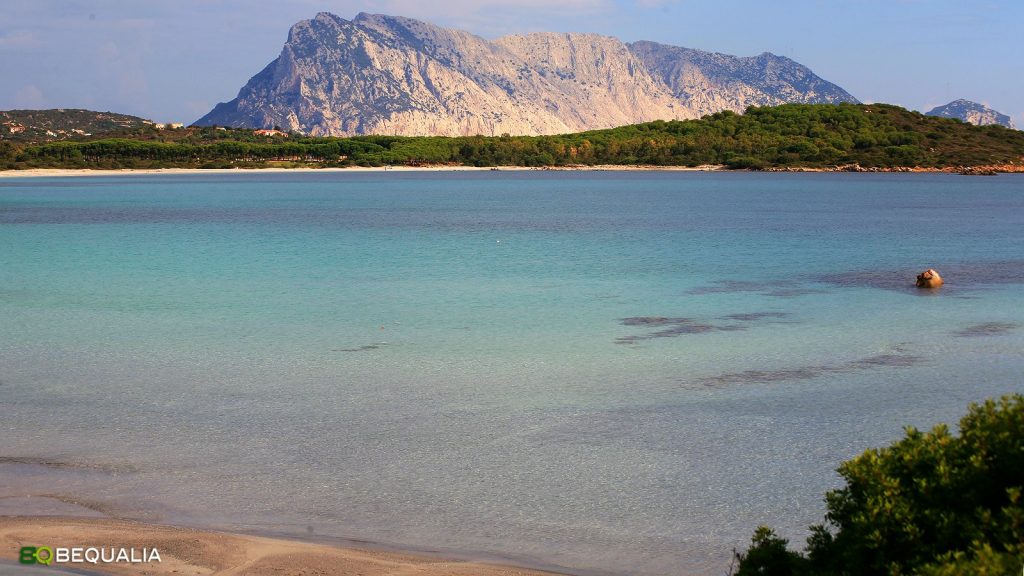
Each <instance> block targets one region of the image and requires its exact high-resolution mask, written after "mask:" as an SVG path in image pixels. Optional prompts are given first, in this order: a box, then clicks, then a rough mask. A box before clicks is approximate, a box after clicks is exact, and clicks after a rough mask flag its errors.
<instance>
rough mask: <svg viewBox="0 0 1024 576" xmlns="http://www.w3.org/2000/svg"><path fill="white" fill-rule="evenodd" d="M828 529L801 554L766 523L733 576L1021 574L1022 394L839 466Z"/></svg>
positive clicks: (816, 533) (817, 529)
mask: <svg viewBox="0 0 1024 576" xmlns="http://www.w3.org/2000/svg"><path fill="white" fill-rule="evenodd" d="M839 474H840V475H841V476H842V477H843V479H844V480H845V481H846V486H844V487H843V488H840V489H838V490H833V491H831V492H829V493H828V494H827V495H826V496H825V502H826V505H827V508H828V512H827V513H826V515H825V519H826V522H827V524H826V525H819V526H812V527H811V536H810V537H809V538H808V539H807V552H806V554H799V553H796V552H792V551H790V550H788V549H787V547H786V545H787V542H786V540H784V539H782V538H779V537H778V536H776V535H775V533H774V532H772V531H771V530H770V529H768V528H766V527H763V526H762V527H760V528H758V529H757V531H756V532H755V533H754V537H753V541H752V543H751V546H750V548H749V549H748V550H747V551H746V552H745V553H744V554H740V555H738V559H739V560H740V562H739V570H738V572H737V573H736V574H737V576H748V575H753V574H759V575H762V576H798V575H800V576H802V575H807V576H810V575H815V576H832V575H834V576H844V575H854V574H856V575H862V576H876V575H877V576H903V575H910V574H918V575H921V576H955V575H963V574H977V575H991V576H997V575H1008V574H1020V573H1021V569H1022V567H1024V396H1022V395H1019V394H1018V395H1013V396H1006V397H1004V398H1002V399H1001V400H999V401H998V402H996V401H991V400H990V401H988V402H985V403H984V404H982V405H972V406H971V407H970V409H969V411H968V414H967V416H965V417H964V418H963V419H962V420H960V434H959V435H958V436H956V435H953V434H952V433H950V431H949V429H948V428H947V427H946V426H937V427H935V428H934V429H933V430H932V431H931V432H920V431H918V430H916V429H914V428H908V429H907V431H906V437H905V438H903V439H902V440H900V441H898V442H896V443H894V444H893V445H892V446H889V447H887V448H883V449H881V450H868V451H867V452H865V453H864V454H862V455H860V456H858V457H856V458H854V459H852V460H850V461H848V462H845V463H843V464H842V466H840V467H839Z"/></svg>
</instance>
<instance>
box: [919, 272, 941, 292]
mask: <svg viewBox="0 0 1024 576" xmlns="http://www.w3.org/2000/svg"><path fill="white" fill-rule="evenodd" d="M939 286H942V276H939V273H938V272H936V271H935V269H933V268H929V269H927V270H925V271H924V272H921V273H920V274H918V275H917V287H918V288H938V287H939Z"/></svg>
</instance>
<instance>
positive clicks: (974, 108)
mask: <svg viewBox="0 0 1024 576" xmlns="http://www.w3.org/2000/svg"><path fill="white" fill-rule="evenodd" d="M925 115H927V116H939V117H942V118H955V119H957V120H960V121H961V122H967V123H968V124H974V125H975V126H988V125H991V124H997V125H999V126H1003V127H1005V128H1015V126H1014V125H1013V120H1012V119H1010V117H1009V116H1008V115H1006V114H1002V113H1000V112H997V111H995V110H993V109H991V108H989V107H988V106H986V105H984V104H980V103H978V102H972V101H970V100H965V99H963V98H960V99H959V100H954V101H952V102H950V103H949V104H944V105H942V106H936V107H935V108H932V109H931V110H929V111H927V112H925Z"/></svg>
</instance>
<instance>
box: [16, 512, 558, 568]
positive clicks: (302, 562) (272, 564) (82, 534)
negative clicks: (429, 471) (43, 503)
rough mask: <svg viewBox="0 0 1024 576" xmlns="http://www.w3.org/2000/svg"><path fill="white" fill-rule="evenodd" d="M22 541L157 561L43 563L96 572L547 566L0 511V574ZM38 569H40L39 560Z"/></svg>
mask: <svg viewBox="0 0 1024 576" xmlns="http://www.w3.org/2000/svg"><path fill="white" fill-rule="evenodd" d="M22 546H48V547H51V548H57V547H66V548H73V547H90V546H93V547H97V548H98V547H106V548H107V549H109V548H110V547H114V548H134V549H135V550H137V551H139V552H138V553H139V554H140V555H141V554H142V552H141V550H142V549H143V548H146V549H150V550H151V549H153V548H156V549H157V550H158V551H159V556H160V560H161V561H160V562H151V563H134V564H133V563H125V562H120V563H110V564H104V563H99V564H91V563H74V564H72V563H60V564H57V563H55V564H52V565H51V566H50V567H49V570H53V569H54V568H56V569H65V570H76V571H81V570H85V571H87V572H88V573H96V574H152V575H161V574H176V575H208V574H209V575H212V574H218V575H225V576H227V575H236V574H237V575H240V574H246V575H257V576H259V575H266V576H271V575H273V576H286V575H306V576H312V575H318V576H327V575H334V574H344V575H357V574H358V575H361V576H384V575H400V574H402V575H404V574H416V575H418V576H441V575H446V576H449V575H450V576H544V575H548V576H550V575H551V574H553V573H551V572H541V571H536V570H527V569H522V568H515V567H509V566H497V565H492V564H484V563H478V562H469V561H459V560H449V559H442V558H434V557H429V556H425V555H414V554H404V553H396V552H383V551H376V550H361V549H355V548H342V547H336V546H331V545H327V544H315V543H308V542H300V541H293V540H285V539H279V538H264V537H259V536H250V535H245V534H229V533H222V532H212V531H204V530H194V529H189V528H179V527H172V526H160V525H152V524H142V523H137V522H132V521H127V520H115V519H108V518H77V517H49V516H0V573H5V572H4V568H5V567H10V568H12V569H13V570H18V569H21V568H22V566H20V565H19V564H18V553H19V550H20V549H21V547H22ZM40 568H43V567H42V566H40Z"/></svg>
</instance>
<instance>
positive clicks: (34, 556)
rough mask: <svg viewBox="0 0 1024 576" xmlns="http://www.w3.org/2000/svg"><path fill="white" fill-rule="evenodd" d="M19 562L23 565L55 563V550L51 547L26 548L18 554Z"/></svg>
mask: <svg viewBox="0 0 1024 576" xmlns="http://www.w3.org/2000/svg"><path fill="white" fill-rule="evenodd" d="M18 562H20V563H22V564H45V565H47V566H49V565H50V563H51V562H53V550H51V549H50V547H49V546H40V547H38V548H36V547H35V546H25V547H23V548H22V549H21V552H20V553H19V554H18Z"/></svg>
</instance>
